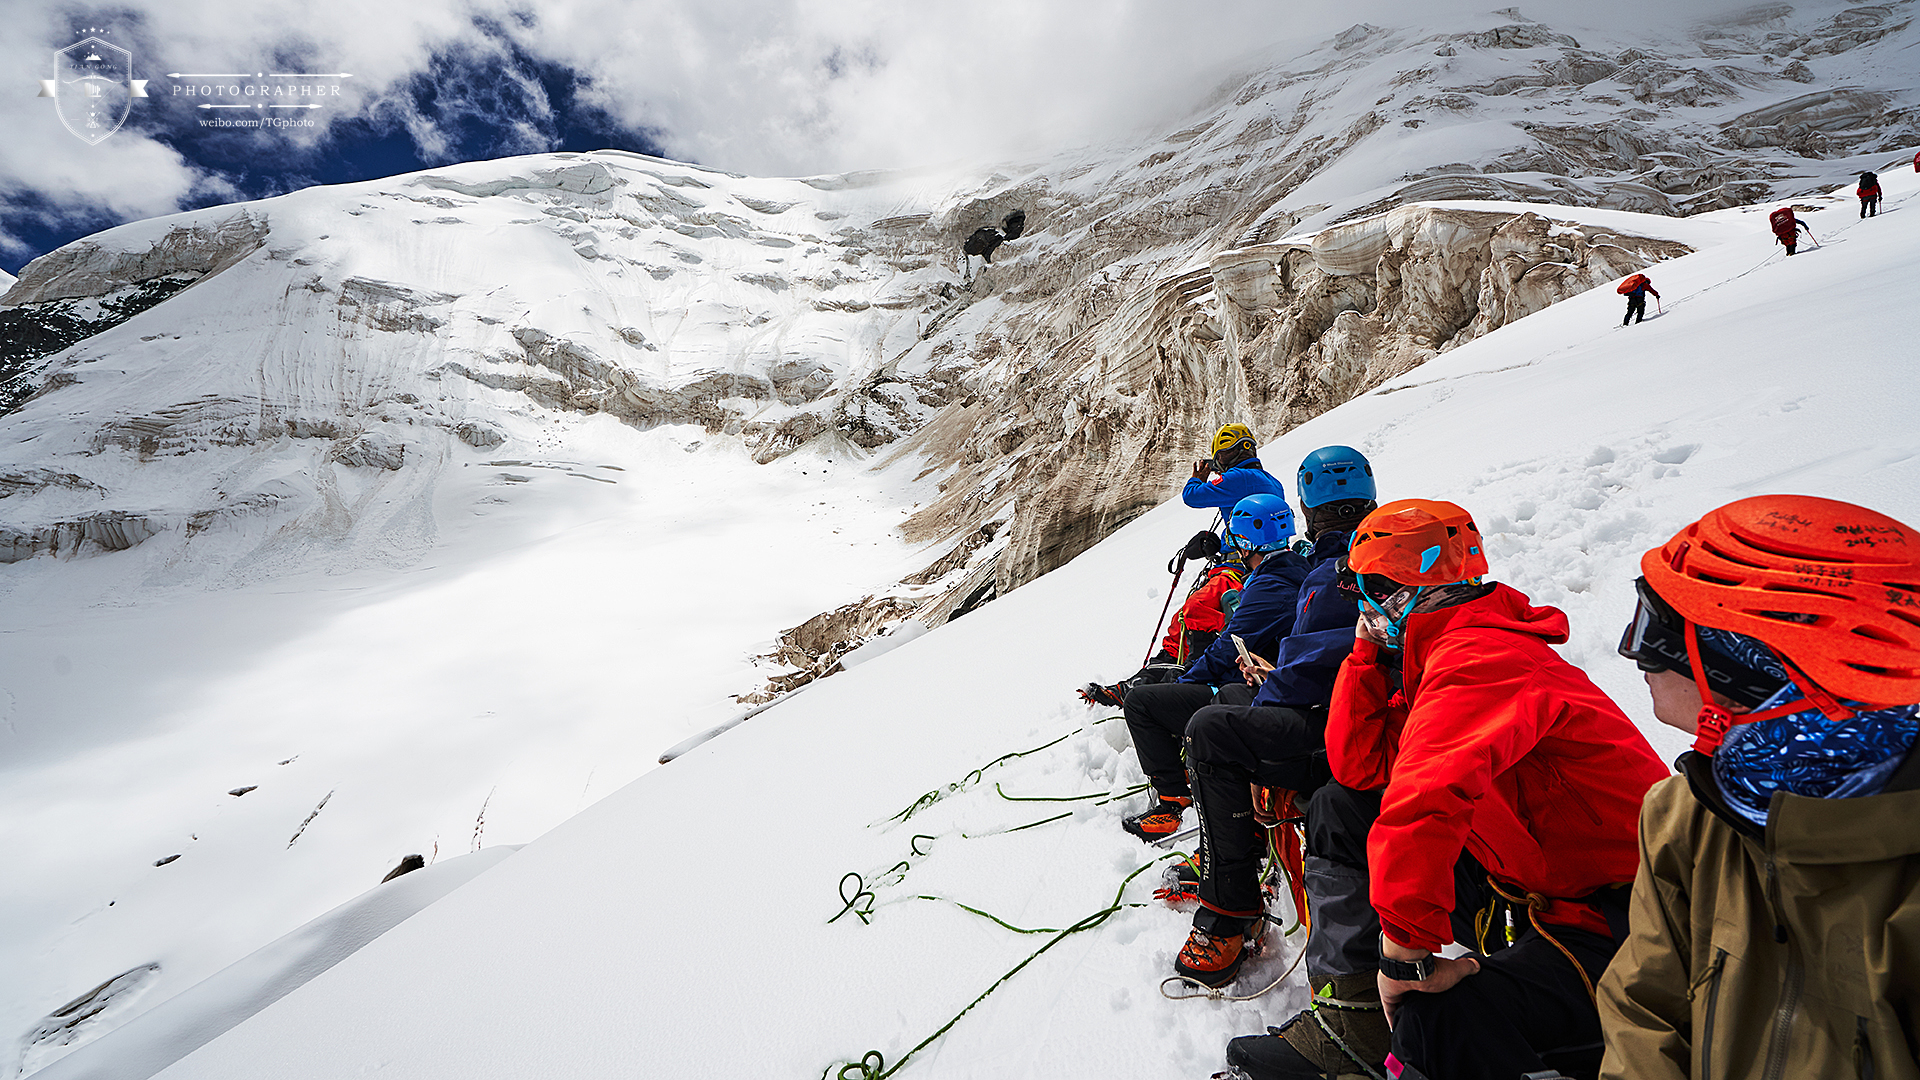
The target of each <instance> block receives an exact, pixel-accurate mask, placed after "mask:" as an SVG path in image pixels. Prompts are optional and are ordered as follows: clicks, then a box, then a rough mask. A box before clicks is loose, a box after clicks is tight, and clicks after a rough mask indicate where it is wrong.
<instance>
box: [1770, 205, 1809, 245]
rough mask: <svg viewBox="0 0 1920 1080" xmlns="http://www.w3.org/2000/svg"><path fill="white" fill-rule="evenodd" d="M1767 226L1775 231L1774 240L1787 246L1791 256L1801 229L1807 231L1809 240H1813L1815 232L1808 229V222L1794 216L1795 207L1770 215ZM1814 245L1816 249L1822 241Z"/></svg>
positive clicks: (1785, 207)
mask: <svg viewBox="0 0 1920 1080" xmlns="http://www.w3.org/2000/svg"><path fill="white" fill-rule="evenodd" d="M1767 224H1768V225H1769V226H1770V227H1772V229H1773V239H1774V240H1775V242H1777V243H1781V244H1785V245H1786V246H1787V254H1789V255H1791V254H1793V248H1794V244H1795V242H1796V241H1797V240H1798V238H1799V231H1800V230H1801V229H1806V232H1807V239H1809V240H1813V230H1812V229H1807V223H1806V222H1804V221H1801V220H1800V219H1798V218H1796V217H1794V216H1793V207H1791V206H1783V207H1781V208H1780V209H1778V210H1775V211H1774V212H1773V213H1771V214H1768V215H1767ZM1813 244H1814V246H1815V247H1819V246H1820V241H1818V240H1814V241H1813Z"/></svg>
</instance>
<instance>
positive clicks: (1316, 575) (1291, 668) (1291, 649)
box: [1253, 559, 1360, 708]
mask: <svg viewBox="0 0 1920 1080" xmlns="http://www.w3.org/2000/svg"><path fill="white" fill-rule="evenodd" d="M1337 568H1338V563H1337V562H1335V561H1334V560H1333V559H1326V560H1323V561H1322V562H1321V563H1320V564H1319V565H1318V566H1315V567H1314V568H1313V570H1312V571H1311V572H1310V573H1309V574H1308V575H1307V580H1306V582H1305V583H1304V584H1302V585H1301V586H1300V607H1299V611H1298V612H1297V613H1296V614H1295V615H1294V619H1293V632H1292V633H1290V634H1288V635H1287V636H1286V638H1284V639H1283V640H1282V641H1281V642H1280V645H1279V648H1278V649H1277V650H1275V655H1274V657H1273V674H1271V675H1268V676H1267V680H1266V682H1264V683H1262V684H1261V685H1260V692H1259V693H1258V694H1257V695H1255V696H1254V700H1253V703H1254V704H1255V705H1289V706H1293V707H1296V708H1307V707H1311V706H1314V705H1325V704H1327V702H1328V701H1329V700H1330V699H1331V698H1332V696H1333V680H1334V677H1335V676H1336V675H1337V674H1338V673H1339V671H1340V663H1341V661H1343V660H1345V659H1346V658H1347V653H1348V652H1350V651H1352V649H1353V640H1354V639H1353V624H1354V623H1355V622H1357V621H1359V618H1360V605H1359V602H1358V601H1357V600H1356V599H1354V597H1353V594H1351V593H1346V592H1342V591H1341V590H1340V589H1339V588H1338V587H1337V586H1335V584H1334V576H1335V573H1336V570H1337Z"/></svg>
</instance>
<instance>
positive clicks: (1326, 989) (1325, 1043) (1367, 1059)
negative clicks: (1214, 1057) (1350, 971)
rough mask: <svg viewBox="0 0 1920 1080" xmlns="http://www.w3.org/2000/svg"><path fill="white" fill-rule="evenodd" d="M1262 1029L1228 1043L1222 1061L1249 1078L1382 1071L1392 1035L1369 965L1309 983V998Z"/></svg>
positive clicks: (1302, 1079)
mask: <svg viewBox="0 0 1920 1080" xmlns="http://www.w3.org/2000/svg"><path fill="white" fill-rule="evenodd" d="M1267 1031H1268V1034H1266V1035H1242V1036H1241V1037H1239V1038H1237V1039H1235V1040H1233V1041H1232V1042H1230V1043H1228V1044H1227V1063H1228V1064H1230V1065H1233V1066H1235V1067H1237V1068H1239V1069H1240V1070H1241V1071H1243V1072H1245V1073H1246V1074H1247V1075H1248V1076H1250V1077H1252V1078H1253V1080H1324V1078H1327V1077H1334V1078H1340V1080H1344V1078H1346V1077H1373V1078H1378V1077H1381V1076H1384V1075H1385V1071H1384V1070H1385V1067H1386V1060H1387V1050H1388V1048H1389V1046H1390V1045H1391V1038H1392V1036H1391V1035H1390V1033H1389V1032H1388V1031H1387V1014H1386V1012H1385V1011H1384V1010H1382V1009H1381V1007H1380V985H1379V983H1378V982H1377V981H1376V980H1375V978H1374V973H1373V972H1371V971H1368V972H1364V973H1362V974H1359V975H1335V976H1333V977H1332V978H1331V979H1330V980H1327V981H1326V982H1322V983H1320V984H1319V985H1317V986H1315V987H1314V991H1313V1004H1312V1005H1311V1006H1309V1007H1308V1008H1307V1009H1306V1010H1304V1011H1302V1012H1301V1013H1300V1014H1299V1015H1297V1016H1295V1017H1294V1018H1293V1019H1291V1020H1289V1021H1287V1022H1286V1023H1285V1024H1282V1025H1280V1026H1279V1027H1277V1028H1268V1029H1267Z"/></svg>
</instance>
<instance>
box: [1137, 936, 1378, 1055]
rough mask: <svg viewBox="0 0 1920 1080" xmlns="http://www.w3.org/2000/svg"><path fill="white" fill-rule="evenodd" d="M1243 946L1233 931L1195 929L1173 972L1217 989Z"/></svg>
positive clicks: (1235, 966)
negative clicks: (1218, 934) (1215, 932)
mask: <svg viewBox="0 0 1920 1080" xmlns="http://www.w3.org/2000/svg"><path fill="white" fill-rule="evenodd" d="M1243 946H1244V942H1243V940H1242V938H1241V935H1240V934H1239V933H1238V932H1237V931H1236V932H1234V933H1231V934H1227V935H1225V936H1223V937H1216V936H1214V935H1212V934H1209V933H1207V932H1206V931H1205V930H1198V929H1196V930H1195V931H1194V932H1193V933H1191V934H1188V935H1187V944H1186V945H1185V946H1184V947H1183V948H1181V950H1180V955H1179V956H1178V957H1176V958H1175V959H1174V961H1173V970H1174V973H1175V974H1176V975H1184V976H1186V977H1187V978H1189V979H1192V980H1193V981H1194V982H1197V983H1200V984H1202V985H1204V986H1211V987H1213V988H1214V989H1216V990H1217V989H1219V988H1220V987H1222V986H1225V985H1227V984H1228V983H1230V982H1232V981H1233V977H1234V976H1235V975H1237V974H1239V972H1240V964H1241V962H1242V961H1244V960H1246V958H1247V953H1246V949H1245V948H1244V947H1243ZM1383 1056H1384V1055H1383Z"/></svg>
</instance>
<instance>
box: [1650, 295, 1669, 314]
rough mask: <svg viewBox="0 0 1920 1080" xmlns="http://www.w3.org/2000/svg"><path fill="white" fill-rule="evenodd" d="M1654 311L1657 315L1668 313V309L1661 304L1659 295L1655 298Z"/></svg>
mask: <svg viewBox="0 0 1920 1080" xmlns="http://www.w3.org/2000/svg"><path fill="white" fill-rule="evenodd" d="M1653 313H1654V314H1655V315H1665V314H1666V313H1667V309H1666V308H1663V307H1661V306H1660V298H1659V297H1657V296H1656V297H1654V298H1653Z"/></svg>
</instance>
